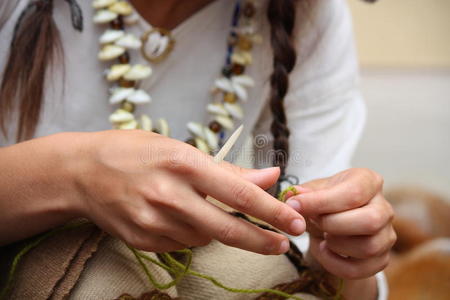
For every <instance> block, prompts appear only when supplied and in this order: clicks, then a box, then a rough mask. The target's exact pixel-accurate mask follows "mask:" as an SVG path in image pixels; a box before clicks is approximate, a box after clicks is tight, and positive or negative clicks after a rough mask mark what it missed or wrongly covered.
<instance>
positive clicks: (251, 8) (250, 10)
mask: <svg viewBox="0 0 450 300" xmlns="http://www.w3.org/2000/svg"><path fill="white" fill-rule="evenodd" d="M255 12H256V8H255V5H254V4H253V3H251V2H247V3H245V5H244V10H243V13H244V16H246V17H247V18H251V17H253V16H254V15H255Z"/></svg>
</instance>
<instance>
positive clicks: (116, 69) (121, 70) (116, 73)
mask: <svg viewBox="0 0 450 300" xmlns="http://www.w3.org/2000/svg"><path fill="white" fill-rule="evenodd" d="M130 69H131V66H130V65H129V64H118V65H113V66H112V67H111V69H110V70H108V73H107V75H106V79H107V80H109V81H114V80H118V79H119V78H120V77H122V76H123V75H125V74H126V73H127V72H128V71H130Z"/></svg>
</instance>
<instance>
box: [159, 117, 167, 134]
mask: <svg viewBox="0 0 450 300" xmlns="http://www.w3.org/2000/svg"><path fill="white" fill-rule="evenodd" d="M157 129H158V131H159V133H160V134H161V135H164V136H169V135H170V129H169V124H168V123H167V121H166V119H159V120H158V128H157Z"/></svg>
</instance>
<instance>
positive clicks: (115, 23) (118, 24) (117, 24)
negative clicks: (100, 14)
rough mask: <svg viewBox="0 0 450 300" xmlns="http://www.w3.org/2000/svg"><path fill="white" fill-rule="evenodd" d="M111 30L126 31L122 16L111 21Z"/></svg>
mask: <svg viewBox="0 0 450 300" xmlns="http://www.w3.org/2000/svg"><path fill="white" fill-rule="evenodd" d="M110 25H111V28H112V29H115V30H123V29H124V23H123V18H122V16H118V17H117V18H115V19H114V20H112V21H111V24H110Z"/></svg>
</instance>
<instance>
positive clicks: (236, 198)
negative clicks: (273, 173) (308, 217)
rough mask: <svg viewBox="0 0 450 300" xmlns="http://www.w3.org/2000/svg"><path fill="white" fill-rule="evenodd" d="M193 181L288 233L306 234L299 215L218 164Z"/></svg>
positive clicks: (245, 211)
mask: <svg viewBox="0 0 450 300" xmlns="http://www.w3.org/2000/svg"><path fill="white" fill-rule="evenodd" d="M204 170H205V169H204ZM204 170H203V171H204ZM192 181H193V182H192V183H193V185H194V186H195V188H196V189H198V190H200V191H201V192H203V193H205V194H207V195H210V196H211V197H213V198H215V199H217V200H218V201H220V202H223V203H225V204H227V205H229V206H231V207H233V208H234V209H237V210H238V211H241V212H243V213H246V214H249V215H251V216H253V217H256V218H258V219H261V220H263V221H265V222H267V223H269V224H271V225H272V226H274V227H276V228H278V229H280V230H282V231H284V232H287V233H289V234H292V235H299V234H302V233H303V232H304V231H305V228H306V225H305V220H304V218H303V217H302V216H301V215H300V214H299V213H298V212H296V211H295V210H294V209H292V208H291V207H290V206H288V205H286V204H284V203H283V202H281V201H279V200H277V199H275V198H274V197H272V196H271V195H270V194H268V193H267V192H265V191H264V190H262V189H261V188H260V187H258V186H257V185H255V184H253V183H251V182H249V181H246V180H244V179H243V178H242V177H241V176H238V175H236V174H234V173H233V172H231V171H229V170H227V169H225V168H222V167H220V166H219V165H217V164H211V166H210V167H209V168H207V172H200V174H199V176H193V177H192Z"/></svg>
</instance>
